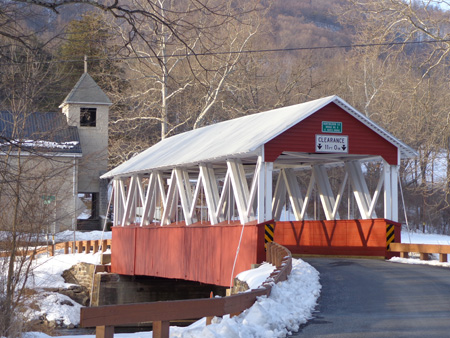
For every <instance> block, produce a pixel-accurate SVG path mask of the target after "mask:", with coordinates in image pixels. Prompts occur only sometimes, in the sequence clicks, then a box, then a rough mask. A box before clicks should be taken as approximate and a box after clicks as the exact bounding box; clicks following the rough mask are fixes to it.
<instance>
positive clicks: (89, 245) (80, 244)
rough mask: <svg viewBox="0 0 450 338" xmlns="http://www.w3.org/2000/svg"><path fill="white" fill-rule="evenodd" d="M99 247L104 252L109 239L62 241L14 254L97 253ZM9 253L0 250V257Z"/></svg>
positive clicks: (109, 243)
mask: <svg viewBox="0 0 450 338" xmlns="http://www.w3.org/2000/svg"><path fill="white" fill-rule="evenodd" d="M100 248H101V251H102V252H105V251H106V250H107V249H108V248H111V240H110V239H103V240H89V241H75V242H73V241H72V242H63V243H56V244H50V245H48V246H47V245H46V246H41V247H39V248H34V249H28V250H18V251H16V256H31V257H33V258H34V257H35V256H37V255H40V254H44V253H47V252H48V253H49V254H50V256H54V255H55V250H61V249H64V254H69V253H82V252H84V253H97V252H98V251H99V250H100ZM8 256H10V253H9V252H7V251H4V252H0V257H8Z"/></svg>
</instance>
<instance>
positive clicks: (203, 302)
mask: <svg viewBox="0 0 450 338" xmlns="http://www.w3.org/2000/svg"><path fill="white" fill-rule="evenodd" d="M266 256H267V259H266V261H267V262H269V263H271V264H273V265H275V267H276V269H275V270H274V272H273V273H272V274H271V275H270V276H269V277H268V278H267V280H266V281H265V282H264V283H263V284H262V286H261V287H260V288H258V289H254V290H250V291H248V292H245V293H240V294H235V295H231V296H227V297H222V298H203V299H189V300H178V301H167V302H151V303H137V304H125V305H107V306H99V307H85V308H81V316H80V317H81V321H80V325H81V327H94V326H95V327H96V337H97V338H111V337H113V335H114V326H115V325H126V324H138V323H142V322H153V337H154V338H168V337H169V330H170V321H171V320H184V319H196V318H202V317H213V316H218V317H220V316H224V315H227V314H230V315H232V316H233V315H237V314H239V313H241V312H242V311H244V310H245V309H248V308H249V307H251V306H252V305H253V304H254V303H255V301H256V299H257V297H260V296H263V295H265V296H268V295H270V292H271V289H272V284H273V283H277V282H280V281H284V280H286V278H287V276H288V275H289V273H290V272H291V270H292V256H291V253H290V251H289V250H287V249H286V248H284V247H282V246H281V245H279V244H277V243H273V242H272V243H268V245H267V251H266Z"/></svg>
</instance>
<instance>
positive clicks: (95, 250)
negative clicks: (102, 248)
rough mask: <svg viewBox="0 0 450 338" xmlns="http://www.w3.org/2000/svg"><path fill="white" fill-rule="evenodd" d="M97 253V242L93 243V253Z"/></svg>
mask: <svg viewBox="0 0 450 338" xmlns="http://www.w3.org/2000/svg"><path fill="white" fill-rule="evenodd" d="M97 252H98V240H95V241H94V253H97Z"/></svg>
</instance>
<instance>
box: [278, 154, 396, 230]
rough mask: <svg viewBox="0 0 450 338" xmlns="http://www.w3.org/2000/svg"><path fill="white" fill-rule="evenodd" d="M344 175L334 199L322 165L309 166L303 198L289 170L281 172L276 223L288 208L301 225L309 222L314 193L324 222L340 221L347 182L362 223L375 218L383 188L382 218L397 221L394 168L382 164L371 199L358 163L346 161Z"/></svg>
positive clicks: (294, 176)
mask: <svg viewBox="0 0 450 338" xmlns="http://www.w3.org/2000/svg"><path fill="white" fill-rule="evenodd" d="M344 168H345V173H344V177H343V178H342V181H341V184H340V186H339V188H338V191H337V194H336V196H335V195H334V193H333V190H332V187H331V184H330V181H329V178H328V174H327V167H326V166H325V165H321V164H317V165H312V166H311V175H310V180H309V184H308V186H307V188H306V194H305V196H304V197H303V196H302V193H301V187H300V184H299V182H298V180H297V177H296V172H295V170H294V169H292V168H284V169H281V170H280V172H279V175H278V178H277V182H276V186H275V191H274V197H273V203H272V208H273V215H274V218H275V220H279V219H280V218H281V215H282V211H283V210H284V209H285V208H286V206H287V205H288V201H289V206H290V208H291V211H292V215H293V217H294V220H296V221H301V220H305V219H311V218H308V215H307V213H306V211H307V208H308V205H309V203H310V202H311V200H312V199H313V198H312V193H313V191H314V189H315V190H316V191H317V193H318V196H319V199H320V204H321V207H322V211H323V214H324V216H325V219H326V220H336V219H340V215H339V212H338V210H339V207H340V204H341V202H342V200H343V195H344V190H345V188H346V185H347V181H349V182H350V187H351V192H352V195H353V197H354V199H355V201H356V205H357V208H358V211H359V216H360V218H361V219H370V218H377V214H376V212H375V207H376V205H377V202H378V200H379V197H380V195H381V194H382V193H383V187H384V218H386V219H390V220H394V221H397V220H398V205H397V199H398V195H397V194H398V192H397V179H398V177H397V175H398V168H397V166H392V165H389V164H388V163H387V162H385V161H383V172H382V174H381V175H380V177H379V179H378V184H377V187H376V188H375V190H374V191H373V194H372V195H371V194H370V192H369V189H368V187H367V183H366V180H365V177H364V173H363V170H362V168H361V163H360V162H359V161H348V162H345V163H344Z"/></svg>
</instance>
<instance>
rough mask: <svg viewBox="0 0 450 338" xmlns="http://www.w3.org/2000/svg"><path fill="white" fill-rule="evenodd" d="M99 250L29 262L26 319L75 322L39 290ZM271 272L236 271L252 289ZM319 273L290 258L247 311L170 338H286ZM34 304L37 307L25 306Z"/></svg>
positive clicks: (30, 337)
mask: <svg viewBox="0 0 450 338" xmlns="http://www.w3.org/2000/svg"><path fill="white" fill-rule="evenodd" d="M76 237H77V240H86V239H107V238H111V233H110V232H106V233H104V234H102V233H101V232H100V231H98V232H90V233H77V234H76ZM71 238H73V232H71V231H67V232H63V233H60V234H58V236H57V240H58V241H59V240H70V239H71ZM402 242H404V243H436V244H450V236H443V235H433V234H421V233H410V234H408V233H407V232H406V231H404V232H402ZM99 259H100V256H99V254H95V255H93V254H69V255H62V254H61V255H57V256H55V257H48V256H47V255H45V254H44V255H41V257H39V258H38V259H37V260H36V261H35V267H34V278H32V279H31V280H30V281H29V285H28V286H29V287H30V288H33V289H35V290H36V291H38V292H37V293H36V295H35V296H34V299H31V300H30V301H29V305H30V308H29V310H28V312H27V316H28V319H35V318H39V317H40V316H46V317H47V319H49V320H56V321H58V322H61V323H63V324H64V325H66V326H69V325H78V323H79V320H80V308H81V305H79V304H76V303H74V302H73V301H72V300H71V299H70V298H68V297H66V296H64V295H61V294H57V293H54V292H47V291H44V289H45V288H48V287H52V288H55V287H61V288H69V287H70V286H71V284H67V283H65V282H64V279H63V278H62V276H61V274H62V271H64V270H66V269H68V268H70V267H71V266H72V265H74V264H76V263H78V262H82V261H85V262H90V263H98V262H99ZM392 261H393V262H397V263H406V264H432V265H440V266H444V267H448V268H450V263H439V262H438V261H437V260H433V261H428V262H424V261H419V260H418V259H416V258H409V259H400V258H393V259H392ZM272 271H273V267H272V266H271V265H270V264H263V265H261V267H260V268H258V269H253V270H249V271H246V272H243V273H241V274H240V275H239V276H238V277H239V278H240V279H241V280H245V281H247V283H248V284H249V286H250V287H251V288H256V287H258V286H259V285H261V284H262V282H263V281H264V280H265V279H266V278H267V277H268V276H269V275H270V273H271V272H272ZM320 290H321V285H320V275H319V273H318V272H317V270H315V269H314V268H313V267H312V266H310V265H309V264H307V263H306V262H304V261H302V260H301V259H294V260H293V269H292V273H291V275H290V276H289V278H288V280H287V281H285V282H281V283H278V284H277V285H275V286H274V287H273V288H272V293H271V295H270V296H269V297H261V298H260V299H259V300H258V301H257V302H256V303H255V304H254V305H253V306H252V307H251V308H250V309H248V310H246V311H244V312H243V313H242V314H240V315H239V316H236V317H233V318H229V316H225V317H224V318H215V319H214V320H213V324H211V325H209V326H206V325H205V319H204V318H203V319H201V320H199V321H197V322H195V323H194V324H192V325H190V326H188V327H183V328H182V327H174V326H171V327H170V334H171V337H182V338H193V337H200V338H202V337H205V338H210V337H211V338H215V337H221V338H234V337H250V338H251V337H255V338H256V337H261V338H265V337H267V338H268V337H270V338H272V337H286V336H287V335H288V334H289V333H290V332H296V331H298V329H299V326H300V325H302V324H304V323H306V322H307V321H308V320H309V319H311V318H313V316H314V313H315V312H314V311H315V310H314V309H315V307H316V304H317V299H318V297H319V295H320ZM31 303H36V304H38V305H39V308H40V310H39V311H38V310H33V309H32V308H36V307H33V306H31ZM115 336H117V337H118V338H151V337H152V333H151V332H139V333H128V334H117V335H115ZM69 337H77V338H94V337H95V336H94V335H89V336H64V337H62V338H69ZM25 338H50V337H49V336H48V335H46V334H44V333H37V332H30V333H27V334H26V335H25Z"/></svg>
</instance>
